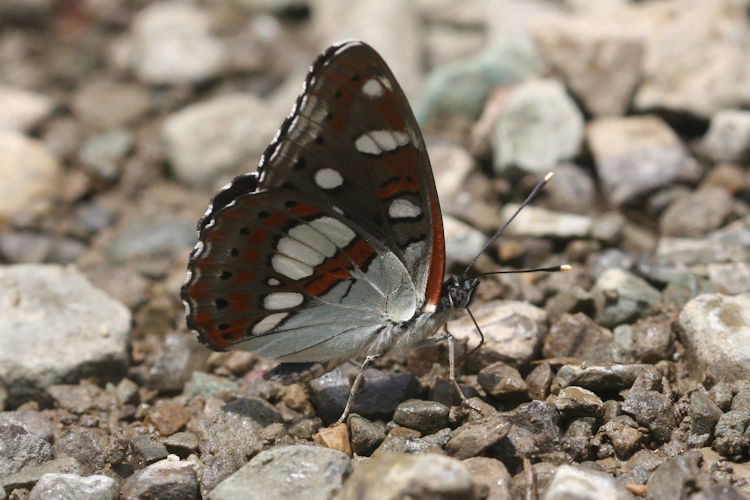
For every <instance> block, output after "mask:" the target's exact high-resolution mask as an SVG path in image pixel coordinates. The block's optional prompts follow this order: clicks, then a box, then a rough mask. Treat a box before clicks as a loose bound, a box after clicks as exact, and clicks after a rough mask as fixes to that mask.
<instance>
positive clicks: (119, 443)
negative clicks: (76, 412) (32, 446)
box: [53, 419, 127, 474]
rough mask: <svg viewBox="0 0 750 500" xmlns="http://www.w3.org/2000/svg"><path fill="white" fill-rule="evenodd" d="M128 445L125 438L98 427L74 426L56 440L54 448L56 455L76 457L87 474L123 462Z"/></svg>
mask: <svg viewBox="0 0 750 500" xmlns="http://www.w3.org/2000/svg"><path fill="white" fill-rule="evenodd" d="M82 420H83V419H82ZM126 446H127V445H126V442H125V441H124V440H122V439H118V438H115V437H114V436H112V435H109V434H107V433H106V432H105V431H103V430H102V429H99V428H97V427H92V428H90V429H82V428H76V427H73V428H72V429H71V430H69V431H68V432H66V433H65V434H64V435H63V436H62V437H59V438H58V439H57V441H55V445H54V446H53V450H54V452H55V456H69V457H73V458H75V459H76V460H77V461H78V463H79V464H80V466H81V468H82V469H83V470H84V471H85V472H86V473H87V474H92V473H93V472H95V471H97V470H102V469H104V468H106V467H107V466H108V465H111V464H113V463H121V462H122V461H123V460H124V458H125V453H126Z"/></svg>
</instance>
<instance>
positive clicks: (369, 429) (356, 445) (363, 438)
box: [348, 415, 385, 457]
mask: <svg viewBox="0 0 750 500" xmlns="http://www.w3.org/2000/svg"><path fill="white" fill-rule="evenodd" d="M348 424H349V431H350V432H351V435H352V441H351V442H352V450H353V451H354V453H356V454H357V455H359V456H363V457H367V456H370V455H371V454H372V452H373V451H375V449H376V448H377V447H378V446H380V443H382V442H383V440H384V439H385V432H384V431H383V428H382V427H380V426H379V425H377V424H375V423H373V422H370V421H369V420H367V419H366V418H364V417H360V416H359V415H352V416H350V417H349V420H348Z"/></svg>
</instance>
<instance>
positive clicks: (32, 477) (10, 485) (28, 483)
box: [0, 457, 84, 492]
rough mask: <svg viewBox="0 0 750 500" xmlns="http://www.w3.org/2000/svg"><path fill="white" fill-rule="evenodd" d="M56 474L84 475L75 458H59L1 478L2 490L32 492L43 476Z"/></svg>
mask: <svg viewBox="0 0 750 500" xmlns="http://www.w3.org/2000/svg"><path fill="white" fill-rule="evenodd" d="M54 473H60V474H75V475H77V476H82V475H83V474H84V472H83V470H82V469H81V466H80V464H79V463H78V462H77V461H76V459H75V458H73V457H63V458H57V459H55V460H50V461H48V462H44V463H43V464H40V465H30V466H28V467H24V468H23V470H21V471H19V472H16V473H15V474H10V475H8V476H0V490H2V489H5V491H11V492H12V491H13V490H15V489H16V488H25V489H27V490H30V489H31V488H33V487H34V485H35V484H36V483H37V482H38V481H39V479H40V478H41V477H42V476H43V475H45V474H54Z"/></svg>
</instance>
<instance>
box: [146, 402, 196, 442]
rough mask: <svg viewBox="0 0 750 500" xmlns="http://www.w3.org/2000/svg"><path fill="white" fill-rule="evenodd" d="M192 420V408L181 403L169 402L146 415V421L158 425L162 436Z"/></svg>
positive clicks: (157, 428) (157, 427)
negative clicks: (189, 408)
mask: <svg viewBox="0 0 750 500" xmlns="http://www.w3.org/2000/svg"><path fill="white" fill-rule="evenodd" d="M189 421H190V410H188V409H187V408H185V407H184V406H182V405H180V404H168V405H165V406H160V407H158V408H154V409H152V410H151V411H150V412H149V413H148V416H147V417H146V423H149V424H151V425H153V426H154V427H156V430H157V431H158V432H159V434H161V435H162V436H169V435H172V434H174V433H175V432H177V431H179V430H180V429H182V428H183V427H185V426H186V425H187V423H188V422H189Z"/></svg>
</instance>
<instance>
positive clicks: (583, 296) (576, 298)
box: [545, 286, 595, 324]
mask: <svg viewBox="0 0 750 500" xmlns="http://www.w3.org/2000/svg"><path fill="white" fill-rule="evenodd" d="M545 311H546V312H547V316H548V317H549V321H550V323H553V324H554V323H557V322H558V321H559V320H560V319H561V318H562V316H563V314H576V313H583V314H585V315H586V316H593V315H594V314H595V308H594V297H592V296H591V293H589V292H588V291H587V290H584V289H583V288H581V287H580V286H574V287H572V288H567V289H564V290H560V291H559V292H558V293H557V294H556V295H555V296H553V297H552V298H551V299H550V300H548V301H547V305H546V307H545Z"/></svg>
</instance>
